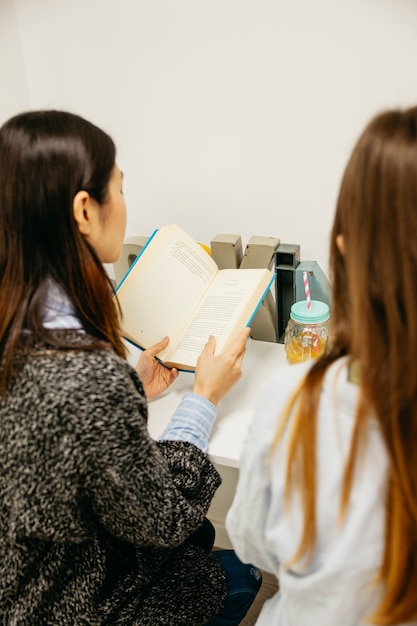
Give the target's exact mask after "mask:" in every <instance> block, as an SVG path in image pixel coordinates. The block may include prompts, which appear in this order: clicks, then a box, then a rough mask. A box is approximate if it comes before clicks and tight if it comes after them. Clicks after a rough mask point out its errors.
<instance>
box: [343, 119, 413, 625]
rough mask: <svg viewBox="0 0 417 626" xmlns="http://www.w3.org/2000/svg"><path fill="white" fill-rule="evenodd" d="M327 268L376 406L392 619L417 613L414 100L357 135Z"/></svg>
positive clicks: (385, 618) (348, 348) (380, 618)
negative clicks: (386, 475)
mask: <svg viewBox="0 0 417 626" xmlns="http://www.w3.org/2000/svg"><path fill="white" fill-rule="evenodd" d="M338 235H342V236H343V245H342V250H340V249H339V248H338V246H337V245H336V238H337V236H338ZM331 268H332V274H333V295H334V300H333V311H332V316H333V319H334V322H335V327H334V332H335V341H336V346H335V348H334V351H335V354H336V353H337V349H338V348H339V350H340V349H341V351H342V352H343V351H345V352H347V353H350V354H351V355H352V356H353V358H354V359H355V360H356V361H358V362H359V365H360V373H361V378H360V385H361V390H362V399H363V403H364V404H363V406H366V407H368V408H369V407H372V409H373V410H374V412H375V414H376V417H377V419H378V421H379V423H380V426H381V431H382V434H383V436H384V441H385V444H386V447H387V450H388V454H389V457H390V460H391V465H390V467H391V472H390V484H389V487H390V488H389V490H388V500H387V522H386V545H385V555H384V561H383V566H382V569H381V576H382V579H383V580H384V582H385V584H386V588H385V595H384V600H383V602H382V604H381V606H380V607H379V609H378V611H377V612H376V614H375V615H374V616H373V617H374V619H375V620H376V621H377V622H378V623H384V624H393V623H398V622H402V621H407V620H409V619H410V618H415V617H416V615H417V602H416V600H415V586H416V584H417V482H416V476H417V454H416V445H417V368H416V365H415V359H416V346H417V306H416V304H417V303H416V278H415V276H416V268H417V107H414V108H410V109H408V110H393V111H387V112H385V113H382V114H380V115H378V116H377V117H375V118H374V119H373V120H372V121H371V122H370V123H369V125H368V126H367V127H366V128H365V130H364V132H363V134H362V135H361V137H360V138H359V140H358V142H357V144H356V147H355V148H354V150H353V153H352V156H351V158H350V160H349V162H348V165H347V167H346V170H345V174H344V177H343V180H342V184H341V189H340V194H339V199H338V205H337V211H336V216H335V221H334V225H333V233H332V240H331ZM362 415H364V414H362ZM357 420H359V414H358V416H357ZM357 423H358V422H357Z"/></svg>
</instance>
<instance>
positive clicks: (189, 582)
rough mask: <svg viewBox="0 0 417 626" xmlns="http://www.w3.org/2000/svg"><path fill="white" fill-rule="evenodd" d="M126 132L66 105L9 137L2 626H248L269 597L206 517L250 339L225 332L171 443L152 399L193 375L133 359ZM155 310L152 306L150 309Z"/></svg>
mask: <svg viewBox="0 0 417 626" xmlns="http://www.w3.org/2000/svg"><path fill="white" fill-rule="evenodd" d="M122 178H123V177H122V173H121V172H120V170H119V168H118V166H117V163H116V161H115V147H114V143H113V141H112V140H111V138H110V137H109V136H108V135H107V134H106V133H104V132H103V131H102V130H100V129H99V128H97V127H96V126H94V125H93V124H91V123H89V122H87V121H86V120H84V119H83V118H81V117H79V116H76V115H72V114H70V113H65V112H60V111H36V112H30V113H23V114H21V115H18V116H16V117H14V118H12V119H10V120H9V121H8V122H6V123H5V124H4V125H3V126H2V127H1V128H0V311H1V316H0V623H1V624H2V625H3V624H4V625H5V626H6V624H7V625H10V626H12V625H14V626H29V625H30V626H38V625H42V626H47V625H50V626H59V625H62V626H64V625H65V626H67V625H70V624H71V625H72V624H74V625H76V624H77V625H81V624H86V625H87V624H89V625H93V624H94V625H98V624H103V625H104V624H119V625H122V624H123V625H124V624H126V625H129V626H132V625H134V624H136V625H140V626H146V625H148V626H153V625H155V626H158V625H161V626H162V625H164V626H175V625H177V626H186V625H189V626H197V625H199V624H200V625H203V624H207V623H208V622H209V621H210V620H212V621H210V624H213V626H222V625H223V624H231V625H232V624H233V625H235V624H238V623H239V622H240V621H241V619H243V617H244V615H245V613H246V611H247V610H248V608H249V606H250V604H251V602H252V601H253V599H254V597H255V595H256V593H257V590H258V589H259V585H260V575H259V572H258V571H257V570H256V568H253V567H251V566H247V565H243V564H242V563H240V561H239V560H238V559H237V558H236V556H235V555H234V553H233V551H219V552H212V551H211V548H212V543H213V534H212V528H211V527H210V524H209V522H208V520H207V519H206V518H205V516H206V513H207V510H208V507H209V505H210V502H211V499H212V497H213V495H214V493H215V491H216V489H217V487H218V486H219V484H220V477H219V475H218V473H217V471H216V470H215V468H214V466H213V465H212V463H211V462H210V460H209V458H208V456H207V447H208V437H209V435H210V431H211V427H212V424H213V422H214V419H215V417H216V405H217V404H218V402H219V401H220V400H221V399H222V398H223V397H224V395H225V394H227V392H228V391H229V389H230V388H231V387H232V386H233V385H234V384H235V383H236V382H237V381H238V379H239V378H240V376H241V364H242V359H243V356H244V352H245V344H246V339H247V336H248V330H246V331H244V332H242V334H241V336H240V337H239V338H238V340H237V341H236V343H235V345H233V346H232V348H231V349H230V350H229V351H228V352H226V353H225V354H223V355H216V354H215V340H214V338H210V339H209V340H208V342H207V344H206V346H205V348H204V350H203V351H202V353H201V355H200V359H199V361H198V365H197V369H196V373H195V384H194V390H193V393H189V394H186V395H185V396H184V398H183V400H182V401H181V403H180V405H179V407H178V409H177V411H176V412H175V414H174V416H173V417H172V418H171V420H170V422H169V423H168V426H167V428H166V429H165V431H164V433H163V434H162V435H161V438H160V440H159V441H154V440H153V439H151V437H150V436H149V434H148V430H147V423H146V420H147V398H149V397H152V396H154V395H156V394H157V393H159V392H161V391H163V390H164V389H166V388H167V387H168V386H169V385H170V384H171V382H172V381H173V380H174V379H175V378H176V376H177V375H178V372H177V371H176V370H169V369H167V368H166V367H163V366H162V365H161V364H160V363H159V362H158V361H157V360H156V359H155V358H154V357H155V356H156V355H157V354H158V352H159V351H160V350H162V349H163V348H164V347H166V345H167V343H168V338H165V339H162V340H161V342H160V343H158V344H157V345H155V346H154V347H152V348H151V349H149V350H146V351H145V352H144V353H143V354H142V356H141V358H140V359H139V362H138V364H137V366H136V371H135V369H133V368H132V367H131V366H130V365H129V364H128V362H127V360H126V358H125V356H126V355H125V344H124V342H123V341H122V338H121V334H120V329H119V314H120V311H118V308H117V300H116V299H115V298H113V297H112V285H111V282H110V280H109V279H108V277H107V274H106V272H105V270H104V268H103V263H113V262H115V261H116V260H117V259H118V257H119V254H120V252H121V247H122V242H123V237H124V232H125V225H126V207H125V202H124V199H123V193H122ZM143 306H146V302H144V303H143Z"/></svg>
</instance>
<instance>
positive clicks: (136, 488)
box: [0, 331, 226, 626]
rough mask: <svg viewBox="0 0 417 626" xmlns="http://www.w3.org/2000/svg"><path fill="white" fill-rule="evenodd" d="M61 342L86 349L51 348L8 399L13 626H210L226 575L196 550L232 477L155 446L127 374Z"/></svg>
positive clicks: (107, 358)
mask: <svg viewBox="0 0 417 626" xmlns="http://www.w3.org/2000/svg"><path fill="white" fill-rule="evenodd" d="M58 332H59V334H60V336H61V337H62V336H63V335H64V336H65V337H66V339H67V341H68V342H70V343H71V344H73V349H71V348H70V349H60V350H57V349H55V348H53V347H51V346H46V345H37V346H36V350H35V352H34V353H33V354H32V355H31V356H30V358H26V360H25V361H24V363H23V364H22V366H21V368H20V373H19V376H18V378H17V380H15V381H14V382H13V385H12V388H11V389H10V391H9V392H7V393H5V394H3V395H1V396H0V459H1V461H0V463H1V471H0V495H1V499H0V624H1V626H5V625H7V626H27V625H29V624H30V625H36V626H38V625H39V626H41V625H45V626H46V625H51V626H52V625H53V626H60V625H62V626H64V625H65V626H70V625H71V626H72V625H77V626H78V625H93V624H94V625H98V624H100V625H104V624H120V625H121V624H129V626H132V625H139V624H140V625H141V626H148V625H152V626H153V625H155V626H159V625H166V626H180V625H181V626H198V625H199V624H205V623H206V622H207V621H208V620H209V619H210V618H211V617H212V616H213V615H215V614H216V613H217V612H218V611H219V609H220V607H221V606H222V604H223V601H224V598H225V593H226V584H225V578H224V573H223V572H222V570H221V568H220V566H219V564H218V561H217V560H216V559H215V558H214V557H213V556H212V555H211V554H209V553H206V552H204V551H203V550H202V549H201V548H198V547H197V546H193V545H190V544H187V543H184V540H185V539H186V538H187V536H188V535H189V534H190V533H191V532H192V531H193V530H195V529H196V528H197V527H198V526H199V524H200V523H201V522H202V520H203V519H204V517H205V514H206V512H207V509H208V506H209V504H210V501H211V499H212V497H213V494H214V492H215V491H216V489H217V487H218V486H219V484H220V478H219V475H218V474H217V472H216V470H215V469H214V467H213V465H212V464H211V462H210V461H209V459H208V458H207V456H206V455H205V454H204V453H203V452H201V451H200V450H199V449H198V448H196V447H195V446H193V445H192V444H188V443H184V442H179V441H177V442H175V441H164V442H155V441H154V440H153V439H151V438H150V436H149V434H148V430H147V424H146V420H147V407H146V398H145V396H144V391H143V388H142V385H141V383H140V381H139V379H138V377H137V375H136V372H135V371H134V370H133V368H131V366H130V365H129V364H128V363H127V362H125V361H123V360H122V359H120V358H119V357H117V356H116V355H115V353H114V352H113V351H112V350H110V349H108V350H97V349H92V346H91V338H90V337H89V336H88V335H86V334H84V335H83V334H81V333H78V332H75V331H65V332H63V331H58ZM80 347H84V348H87V349H81V350H80V349H79V348H80Z"/></svg>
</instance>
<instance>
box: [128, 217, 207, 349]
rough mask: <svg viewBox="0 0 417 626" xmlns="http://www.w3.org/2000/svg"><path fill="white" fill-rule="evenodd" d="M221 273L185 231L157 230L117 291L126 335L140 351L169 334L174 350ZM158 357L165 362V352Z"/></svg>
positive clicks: (166, 227)
mask: <svg viewBox="0 0 417 626" xmlns="http://www.w3.org/2000/svg"><path fill="white" fill-rule="evenodd" d="M217 272H218V268H217V265H216V264H215V262H214V261H213V259H212V258H211V257H210V255H209V254H207V252H206V251H205V250H203V248H202V247H201V246H200V245H199V244H198V243H197V242H196V241H194V240H193V239H192V238H191V237H189V236H188V235H187V234H186V233H184V231H183V230H182V229H181V228H179V227H178V226H176V225H170V226H165V227H164V228H161V229H160V230H158V231H157V232H156V233H155V235H154V236H153V237H152V239H151V240H150V241H149V243H148V245H147V246H146V247H145V248H144V249H143V251H142V254H141V255H140V256H139V257H138V259H137V260H136V261H135V263H134V265H133V266H132V267H131V268H130V271H129V273H128V274H127V276H126V277H125V278H124V280H123V281H122V282H121V284H120V286H119V288H118V289H117V297H118V299H119V302H120V305H121V307H122V312H123V320H122V330H123V333H124V335H125V336H126V337H127V338H128V339H130V340H131V341H133V343H135V344H136V345H138V346H140V347H142V348H149V347H150V346H152V345H153V344H155V343H157V342H158V341H160V340H161V339H163V338H164V337H165V336H166V335H168V336H169V337H170V340H171V341H170V346H172V344H173V343H174V342H175V340H176V339H177V337H178V335H179V334H180V332H181V331H182V329H183V328H184V326H185V325H186V323H187V321H188V319H189V317H190V315H191V314H192V312H193V310H194V309H195V307H196V305H197V303H198V302H199V301H200V299H201V297H202V295H203V293H204V292H205V290H206V289H207V286H208V285H209V284H210V282H211V281H212V280H213V278H214V276H215V275H216V273H217ZM170 346H168V350H169V348H170ZM159 356H160V358H161V359H162V360H164V357H165V353H164V354H163V353H161V354H160V355H159Z"/></svg>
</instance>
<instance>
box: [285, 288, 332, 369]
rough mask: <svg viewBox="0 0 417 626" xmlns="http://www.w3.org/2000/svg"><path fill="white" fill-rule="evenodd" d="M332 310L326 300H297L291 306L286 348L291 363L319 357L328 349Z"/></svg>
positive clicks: (286, 331) (286, 333)
mask: <svg viewBox="0 0 417 626" xmlns="http://www.w3.org/2000/svg"><path fill="white" fill-rule="evenodd" d="M329 321H330V310H329V306H328V305H327V304H326V303H325V302H320V301H318V300H311V304H310V308H309V306H308V302H307V301H300V302H295V303H294V304H293V305H292V307H291V312H290V319H289V321H288V324H287V327H286V330H285V336H284V349H285V353H286V356H287V359H288V361H289V362H290V363H302V362H304V361H308V360H310V359H317V358H318V357H319V356H321V355H322V354H323V352H324V351H325V349H326V345H327V339H328V336H329Z"/></svg>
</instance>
